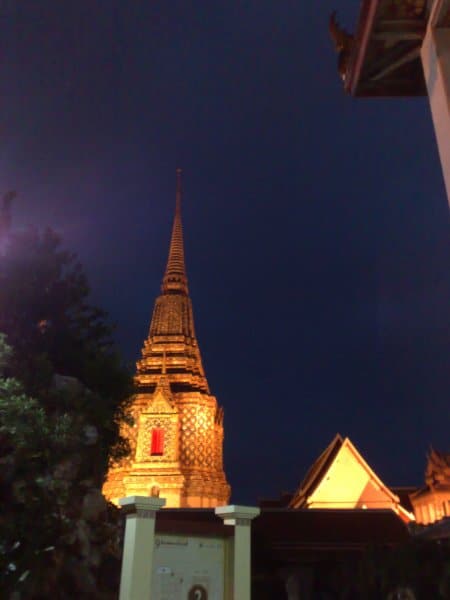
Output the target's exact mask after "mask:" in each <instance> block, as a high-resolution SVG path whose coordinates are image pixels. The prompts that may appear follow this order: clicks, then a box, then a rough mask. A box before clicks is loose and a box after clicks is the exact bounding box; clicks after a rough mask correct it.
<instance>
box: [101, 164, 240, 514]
mask: <svg viewBox="0 0 450 600" xmlns="http://www.w3.org/2000/svg"><path fill="white" fill-rule="evenodd" d="M181 195H182V190H181V170H180V169H178V170H177V190H176V208H175V218H174V222H173V229H172V238H171V242H170V248H169V258H168V261H167V267H166V271H165V274H164V277H163V281H162V286H161V295H160V296H159V297H158V298H157V299H156V302H155V305H154V309H153V316H152V320H151V324H150V331H149V335H148V338H147V339H146V341H145V342H144V347H143V349H142V357H141V359H140V360H139V361H138V363H137V372H136V375H135V386H136V393H135V395H134V397H133V400H132V407H131V415H132V417H133V421H134V424H133V425H128V424H126V423H123V427H122V435H124V436H125V437H126V438H127V439H128V441H129V443H130V447H131V453H130V455H129V456H128V457H127V458H126V459H125V460H123V461H121V462H120V463H118V464H114V465H111V467H110V469H109V472H108V475H107V479H106V482H105V484H104V486H103V493H104V495H105V497H106V498H107V499H109V500H110V501H112V502H114V503H116V504H117V503H118V499H119V498H122V497H125V496H158V495H159V496H161V497H163V498H165V499H166V507H173V508H201V507H205V508H206V507H215V506H219V505H224V504H227V502H228V499H229V496H230V486H229V485H228V483H227V480H226V477H225V473H224V469H223V456H222V450H223V409H222V408H221V407H220V406H219V405H218V403H217V400H216V398H215V397H214V396H213V395H212V394H211V392H210V390H209V385H208V381H207V379H206V376H205V372H204V369H203V365H202V359H201V356H200V350H199V346H198V342H197V337H196V335H195V329H194V319H193V312H192V302H191V299H190V296H189V290H188V280H187V276H186V267H185V260H184V243H183V227H182V220H181Z"/></svg>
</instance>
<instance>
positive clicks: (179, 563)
mask: <svg viewBox="0 0 450 600" xmlns="http://www.w3.org/2000/svg"><path fill="white" fill-rule="evenodd" d="M224 560H225V543H224V540H223V539H221V538H210V537H208V538H206V537H205V538H203V537H195V536H192V537H190V536H189V537H181V536H177V535H156V536H155V548H154V554H153V578H152V596H151V597H152V600H153V599H155V600H224Z"/></svg>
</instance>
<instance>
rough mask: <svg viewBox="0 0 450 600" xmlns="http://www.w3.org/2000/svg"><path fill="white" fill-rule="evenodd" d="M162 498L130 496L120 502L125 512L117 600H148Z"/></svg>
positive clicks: (163, 500) (162, 503)
mask: <svg viewBox="0 0 450 600" xmlns="http://www.w3.org/2000/svg"><path fill="white" fill-rule="evenodd" d="M165 503H166V501H165V499H164V498H154V497H152V496H150V497H147V496H129V497H127V498H121V499H120V500H119V504H120V506H121V507H122V508H123V509H124V510H125V511H126V512H127V515H126V522H125V541H124V547H123V557H122V573H121V578H120V595H119V599H120V600H149V598H150V592H151V586H152V567H153V546H154V538H155V515H156V511H157V510H159V509H160V508H162V507H163V506H164V504H165Z"/></svg>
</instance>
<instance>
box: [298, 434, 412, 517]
mask: <svg viewBox="0 0 450 600" xmlns="http://www.w3.org/2000/svg"><path fill="white" fill-rule="evenodd" d="M290 506H291V508H322V509H324V508H329V509H347V510H348V509H392V510H394V511H395V512H396V513H397V514H399V515H400V516H401V517H402V518H403V519H404V520H405V521H410V520H412V519H413V516H412V515H411V514H410V513H409V512H408V511H406V510H405V509H404V508H403V507H402V506H401V505H400V499H399V498H398V496H396V495H395V494H394V493H393V492H392V491H391V490H390V489H389V488H388V487H387V486H386V485H385V484H384V483H383V482H382V481H381V479H380V478H379V477H378V476H377V475H376V473H375V472H374V471H373V470H372V469H371V468H370V466H369V465H368V464H367V462H366V461H365V460H364V458H363V457H362V456H361V454H360V453H359V452H358V450H357V449H356V448H355V446H354V445H353V444H352V442H351V441H350V440H349V438H345V439H344V438H342V437H341V436H340V435H339V434H337V435H336V437H335V438H334V439H333V441H332V442H331V444H330V445H329V446H328V447H327V448H326V450H325V451H324V452H323V453H322V454H321V455H320V456H319V458H318V459H317V461H316V462H315V463H314V465H313V466H312V467H311V469H310V470H309V472H308V474H307V476H306V477H305V479H304V480H303V481H302V483H301V484H300V486H299V489H298V490H297V492H296V493H295V495H294V497H293V499H292V501H291V503H290Z"/></svg>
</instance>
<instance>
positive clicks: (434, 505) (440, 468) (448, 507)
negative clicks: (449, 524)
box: [410, 450, 450, 525]
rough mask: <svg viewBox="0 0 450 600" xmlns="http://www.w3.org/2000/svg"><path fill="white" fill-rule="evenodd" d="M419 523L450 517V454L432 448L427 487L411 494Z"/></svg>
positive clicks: (429, 456)
mask: <svg viewBox="0 0 450 600" xmlns="http://www.w3.org/2000/svg"><path fill="white" fill-rule="evenodd" d="M410 498H411V502H412V504H413V507H414V514H415V516H416V521H417V523H419V524H421V525H429V524H431V523H435V522H437V521H441V520H442V519H445V518H446V517H447V518H448V517H450V454H444V453H442V452H438V451H437V450H431V452H430V454H429V455H428V463H427V468H426V471H425V487H423V488H421V489H420V490H417V491H415V492H414V493H412V494H411V496H410Z"/></svg>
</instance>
